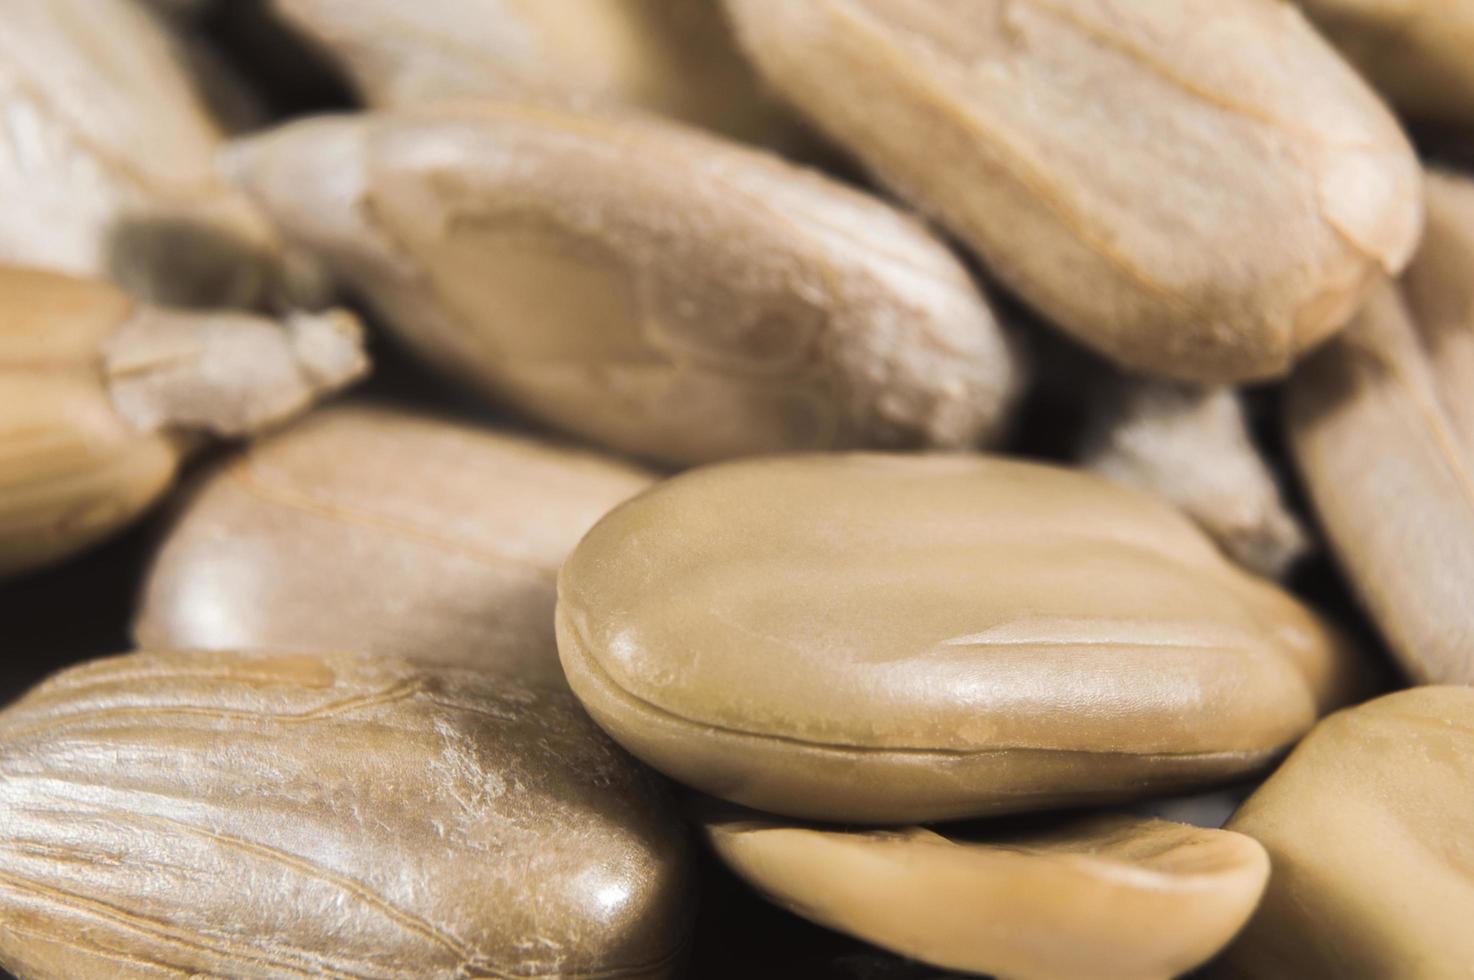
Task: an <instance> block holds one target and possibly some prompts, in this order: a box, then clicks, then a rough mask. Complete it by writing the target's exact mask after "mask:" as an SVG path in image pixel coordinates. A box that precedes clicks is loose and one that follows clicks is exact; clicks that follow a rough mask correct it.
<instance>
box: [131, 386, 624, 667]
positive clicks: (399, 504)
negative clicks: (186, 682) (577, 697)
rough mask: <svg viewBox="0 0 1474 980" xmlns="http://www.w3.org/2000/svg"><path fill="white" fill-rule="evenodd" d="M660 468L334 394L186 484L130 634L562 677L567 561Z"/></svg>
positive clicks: (162, 644) (197, 645)
mask: <svg viewBox="0 0 1474 980" xmlns="http://www.w3.org/2000/svg"><path fill="white" fill-rule="evenodd" d="M650 482H651V478H650V476H649V475H648V474H646V473H644V472H642V471H640V470H637V469H635V468H633V467H630V466H625V465H622V464H619V463H616V462H614V461H612V460H605V459H602V458H600V457H598V456H595V455H593V454H590V453H584V452H577V451H574V450H571V449H561V448H556V447H553V446H547V445H542V444H539V443H536V442H533V441H531V440H529V439H524V438H518V437H513V436H507V435H501V434H498V433H495V432H489V431H486V430H485V429H481V428H478V427H475V426H470V425H463V424H456V423H452V422H448V421H441V420H438V419H434V418H430V417H427V416H419V415H412V414H408V413H406V412H402V411H395V410H393V409H389V408H383V407H374V406H352V407H342V408H328V409H324V410H322V411H319V412H314V413H313V414H312V415H310V416H308V417H307V418H306V419H304V420H302V421H301V422H299V423H298V424H296V425H294V426H292V427H291V428H290V429H288V430H286V431H285V432H282V433H280V434H279V435H276V436H274V437H272V438H270V439H267V440H264V441H262V442H259V443H257V444H255V445H253V446H251V447H250V448H248V449H247V450H245V451H243V452H242V453H241V455H240V456H239V457H238V458H236V459H234V460H230V461H228V462H226V463H225V464H223V465H222V466H221V467H220V468H219V469H218V470H217V471H216V472H215V473H214V474H212V475H211V476H210V477H209V478H207V479H206V480H205V481H204V483H203V485H202V486H201V487H199V489H198V490H197V491H196V492H195V493H194V494H193V495H192V496H191V498H190V499H189V500H188V502H187V504H186V505H185V506H184V508H183V509H182V511H181V513H180V514H179V516H178V517H177V519H176V521H175V523H174V525H173V526H172V527H171V528H170V530H169V531H168V536H167V537H166V539H165V542H164V546H163V549H162V550H161V551H160V553H159V555H158V557H157V558H156V559H155V561H154V563H153V568H152V569H151V571H150V573H149V576H148V580H147V584H146V586H145V589H144V598H143V605H142V610H141V612H140V614H139V620H138V623H137V625H136V627H135V630H134V635H135V637H136V639H137V641H138V644H139V646H142V647H145V648H153V649H165V648H167V649H179V650H195V649H212V650H228V649H244V648H252V649H275V650H308V651H310V650H320V651H333V650H359V651H362V652H364V653H385V654H392V655H396V656H401V657H405V658H407V659H410V660H416V661H422V662H427V663H440V664H449V665H454V666H462V667H474V668H478V669H496V670H506V671H510V672H512V673H515V674H517V675H519V676H521V677H522V678H524V679H527V680H536V681H539V682H541V681H552V682H555V683H557V684H560V685H561V684H562V683H563V669H562V668H561V667H560V666H559V665H558V652H557V647H556V646H555V645H554V641H553V599H554V588H553V583H554V578H555V576H556V575H557V571H558V566H559V565H560V564H562V562H563V559H564V558H565V557H567V555H568V552H570V551H572V550H573V546H574V545H575V544H577V543H578V539H579V538H581V537H582V536H583V534H584V532H586V531H587V530H588V529H589V528H590V527H591V526H592V525H593V524H594V522H595V521H597V520H598V519H599V518H600V517H602V516H603V515H604V514H605V513H606V512H607V511H608V510H609V509H610V508H611V507H613V506H614V505H615V504H618V503H619V502H621V501H622V500H624V499H626V498H628V497H630V496H633V495H634V494H636V493H638V492H639V491H641V490H643V489H645V487H646V486H648V485H649V483H650Z"/></svg>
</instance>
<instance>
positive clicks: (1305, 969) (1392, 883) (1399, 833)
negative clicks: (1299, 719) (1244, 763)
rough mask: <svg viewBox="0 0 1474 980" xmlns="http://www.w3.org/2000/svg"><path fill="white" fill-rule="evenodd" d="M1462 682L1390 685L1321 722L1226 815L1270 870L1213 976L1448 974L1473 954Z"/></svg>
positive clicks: (1467, 727)
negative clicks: (1389, 690) (1258, 901)
mask: <svg viewBox="0 0 1474 980" xmlns="http://www.w3.org/2000/svg"><path fill="white" fill-rule="evenodd" d="M1471 719H1474V690H1470V689H1469V688H1466V687H1422V688H1416V689H1414V690H1410V691H1401V692H1399V693H1397V694H1391V695H1388V696H1387V697H1384V698H1379V699H1378V700H1376V701H1373V702H1371V703H1369V704H1365V705H1362V706H1360V707H1357V708H1351V709H1349V710H1347V711H1343V712H1341V713H1339V714H1336V715H1332V716H1331V717H1330V718H1327V719H1326V720H1325V721H1323V722H1321V723H1320V724H1319V725H1318V726H1316V729H1315V730H1314V731H1313V732H1311V733H1310V734H1309V735H1308V736H1307V737H1306V739H1305V741H1303V742H1301V743H1300V745H1299V746H1298V747H1297V748H1296V749H1295V751H1294V753H1293V754H1291V756H1290V758H1289V760H1288V761H1286V762H1285V764H1284V765H1283V766H1281V767H1280V768H1279V770H1278V771H1277V772H1276V773H1275V774H1274V775H1273V776H1271V777H1270V778H1269V780H1268V781H1267V782H1266V783H1265V784H1264V785H1263V786H1261V787H1260V788H1259V789H1258V790H1257V791H1255V793H1254V795H1253V796H1251V797H1249V799H1248V801H1247V802H1246V803H1244V805H1243V807H1242V808H1241V809H1240V810H1239V812H1238V813H1237V814H1235V815H1234V818H1233V819H1232V820H1231V821H1229V824H1228V826H1229V827H1230V828H1232V829H1233V830H1236V831H1238V832H1239V833H1242V834H1248V835H1249V836H1250V837H1254V838H1256V839H1257V840H1258V841H1259V842H1260V843H1262V844H1263V845H1264V847H1265V848H1266V849H1267V850H1268V851H1269V858H1270V862H1271V863H1272V865H1273V867H1274V871H1273V873H1272V874H1271V875H1270V879H1269V889H1268V891H1266V892H1265V894H1264V902H1263V904H1262V905H1260V907H1259V911H1258V912H1257V913H1255V915H1254V918H1253V919H1252V920H1251V921H1250V923H1249V926H1248V928H1246V929H1245V930H1244V934H1243V936H1242V937H1241V938H1240V939H1239V940H1238V942H1236V943H1234V945H1233V946H1231V947H1230V948H1229V953H1228V954H1227V956H1226V957H1225V958H1224V961H1223V967H1224V968H1223V969H1222V970H1221V971H1220V972H1219V973H1217V974H1215V975H1216V976H1229V977H1242V978H1244V980H1250V978H1253V980H1258V978H1261V977H1295V978H1297V980H1300V978H1303V980H1384V978H1387V977H1461V976H1464V975H1465V974H1467V973H1468V972H1469V964H1471V963H1474V932H1471V931H1470V929H1469V923H1470V922H1474V883H1471V881H1470V871H1469V859H1468V855H1469V854H1470V852H1471V849H1474V830H1471V828H1470V822H1469V814H1470V813H1474V780H1470V778H1469V774H1470V772H1471V771H1474V725H1471V724H1470V720H1471Z"/></svg>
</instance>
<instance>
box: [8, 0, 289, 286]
mask: <svg viewBox="0 0 1474 980" xmlns="http://www.w3.org/2000/svg"><path fill="white" fill-rule="evenodd" d="M0 120H3V122H0V262H10V263H18V264H23V265H33V266H44V267H46V268H53V269H58V270H60V271H63V272H70V273H74V274H77V275H86V276H98V277H102V278H111V279H113V280H115V281H117V282H119V283H121V284H122V285H123V286H125V287H126V288H127V289H128V290H129V291H130V292H132V293H134V294H135V295H137V296H139V297H141V298H144V299H148V300H151V301H154V302H159V303H165V304H171V305H182V306H247V305H252V304H255V303H258V302H260V301H262V300H263V299H268V298H269V299H280V300H286V299H292V298H295V295H294V291H297V290H300V289H304V288H306V287H307V285H308V283H307V282H306V281H305V280H304V281H303V282H293V281H290V280H291V277H292V275H294V274H295V270H293V272H292V273H289V272H288V270H287V268H286V266H285V265H284V264H283V261H284V260H283V257H282V255H281V253H280V244H279V242H277V240H276V237H275V233H274V232H273V231H272V229H271V228H270V226H269V225H268V224H267V222H266V221H265V220H264V218H263V217H262V216H261V214H260V213H259V212H258V211H257V210H256V209H255V208H254V207H252V205H251V203H250V202H249V201H248V200H246V199H245V198H244V197H242V196H241V195H240V194H239V193H237V192H236V191H234V189H232V188H230V187H229V186H228V185H226V184H224V183H222V182H221V181H220V180H219V179H218V178H217V177H216V175H215V154H216V150H217V147H218V144H219V141H220V138H221V134H220V131H219V128H218V126H217V125H216V123H215V122H214V121H213V120H212V119H210V117H209V115H208V114H207V112H206V110H205V107H204V105H203V103H202V102H201V101H200V99H199V98H198V96H197V95H196V93H195V92H194V91H193V90H192V88H191V81H190V71H189V69H188V68H187V66H186V64H185V57H184V54H183V53H182V51H181V50H180V49H179V48H178V47H177V46H176V45H175V44H174V42H173V41H172V40H171V39H170V38H169V36H168V34H167V32H166V31H165V29H164V28H163V26H162V25H161V24H159V23H156V21H155V18H154V17H153V16H152V15H151V14H149V13H148V12H147V11H145V10H142V9H140V8H139V6H138V4H137V3H136V2H134V0H7V2H6V3H5V5H4V11H3V14H0ZM303 298H304V299H305V298H311V297H307V296H305V295H304V296H303Z"/></svg>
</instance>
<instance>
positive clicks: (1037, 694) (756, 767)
mask: <svg viewBox="0 0 1474 980" xmlns="http://www.w3.org/2000/svg"><path fill="white" fill-rule="evenodd" d="M557 629H558V649H559V653H560V655H561V657H562V661H563V667H564V670H565V671H566V673H567V675H568V680H569V683H570V685H571V686H572V688H573V691H574V693H575V694H577V695H578V697H579V699H580V700H582V701H583V703H584V706H585V707H586V708H588V710H589V712H590V714H592V715H593V717H594V720H595V721H597V722H598V723H599V724H600V725H601V726H603V727H604V728H605V730H606V731H608V732H609V733H610V734H612V735H613V736H614V737H615V738H616V739H618V740H619V741H620V742H621V743H622V744H623V745H624V746H625V747H626V748H628V749H629V750H630V751H631V752H633V753H634V754H635V755H636V756H638V757H640V758H641V759H644V760H645V761H646V762H648V763H650V764H651V765H653V766H655V767H656V768H657V769H660V770H661V771H663V772H665V773H667V774H668V775H670V776H672V777H673V778H675V779H677V780H680V781H681V782H684V783H686V784H688V785H691V786H694V787H696V788H698V789H701V790H703V791H705V792H708V793H710V794H712V795H714V796H718V797H722V798H724V799H729V800H732V801H733V802H737V803H741V804H744V805H747V806H752V807H755V808H757V809H762V810H766V811H768V812H771V813H781V814H787V815H792V816H799V817H805V818H813V819H822V820H837V821H849V822H866V823H903V822H913V821H914V822H929V821H934V820H943V819H950V818H958V817H966V816H974V815H981V814H987V813H1000V812H1009V811H1023V810H1038V809H1047V808H1051V807H1056V806H1066V805H1075V804H1081V803H1087V802H1093V801H1101V800H1112V799H1127V798H1134V797H1142V796H1147V795H1152V794H1161V793H1167V792H1171V791H1173V790H1177V789H1182V788H1186V787H1191V786H1205V785H1213V784H1215V783H1221V782H1226V781H1229V780H1232V779H1234V778H1236V777H1240V776H1243V775H1245V774H1248V773H1251V772H1254V771H1256V770H1258V769H1261V768H1262V767H1263V766H1264V765H1265V764H1266V763H1268V762H1269V761H1270V760H1272V759H1273V758H1274V757H1275V756H1276V755H1277V754H1278V753H1279V752H1281V751H1282V750H1283V749H1284V748H1286V747H1287V746H1288V745H1290V744H1291V743H1293V742H1294V741H1295V740H1296V739H1298V738H1299V737H1300V736H1301V735H1302V734H1304V732H1306V731H1307V730H1309V728H1310V726H1311V725H1312V724H1313V723H1314V721H1315V719H1316V717H1317V716H1318V715H1319V714H1320V713H1322V712H1324V711H1326V710H1328V709H1330V708H1332V707H1334V706H1336V705H1338V704H1341V703H1344V699H1345V698H1347V697H1349V696H1350V695H1351V694H1352V693H1353V688H1352V685H1353V682H1354V677H1353V675H1354V671H1355V664H1354V663H1353V661H1352V660H1351V658H1350V656H1349V651H1348V650H1347V649H1346V648H1345V647H1344V646H1343V645H1342V644H1341V641H1340V640H1339V639H1338V637H1337V636H1335V635H1334V634H1333V633H1332V631H1331V630H1330V629H1329V628H1328V627H1327V626H1326V625H1325V624H1324V623H1322V622H1321V621H1320V620H1318V619H1317V618H1316V617H1315V616H1314V615H1313V614H1312V613H1310V612H1309V611H1308V610H1306V609H1305V608H1304V607H1302V606H1301V605H1300V604H1299V603H1297V602H1296V601H1295V600H1294V599H1292V598H1291V597H1290V596H1289V595H1287V594H1286V593H1284V592H1282V591H1280V590H1279V589H1278V588H1276V587H1274V586H1273V585H1271V584H1270V583H1268V582H1265V581H1263V580H1261V579H1257V578H1255V577H1253V576H1251V575H1248V574H1246V573H1245V572H1243V571H1242V570H1240V569H1239V568H1238V567H1237V566H1235V565H1233V564H1231V563H1230V562H1229V561H1228V560H1227V559H1225V558H1224V557H1223V556H1222V555H1221V554H1220V553H1219V551H1218V550H1217V548H1215V547H1214V546H1213V543H1212V542H1211V541H1209V540H1208V539H1207V538H1206V537H1205V536H1204V535H1203V534H1202V533H1201V532H1200V531H1198V530H1197V528H1195V527H1194V526H1193V525H1192V524H1191V523H1189V522H1188V521H1187V519H1186V518H1184V517H1182V516H1181V515H1180V514H1178V513H1177V512H1176V511H1174V510H1173V509H1172V508H1170V507H1168V506H1167V505H1165V504H1162V503H1160V502H1158V501H1156V500H1153V499H1152V498H1150V497H1147V496H1145V495H1144V494H1139V493H1136V492H1133V491H1130V490H1126V489H1122V488H1119V487H1116V486H1114V485H1112V484H1110V483H1108V482H1106V481H1104V480H1102V479H1100V478H1098V477H1094V476H1090V475H1087V474H1081V473H1076V472H1073V471H1070V470H1064V469H1059V468H1055V467H1049V466H1042V465H1037V464H1029V463H1022V462H1014V461H1008V460H1003V459H994V458H987V457H963V456H939V455H934V456H883V455H837V454H831V455H826V456H800V457H775V458H772V459H764V460H752V461H747V462H737V463H727V464H723V465H719V466H711V467H706V468H703V469H700V470H695V471H692V472H690V473H687V474H684V475H681V476H678V477H675V478H674V479H672V480H668V481H666V482H665V483H662V484H660V485H659V486H657V487H655V488H654V489H653V490H651V491H649V492H648V493H645V494H643V495H641V496H640V497H637V498H635V499H634V500H632V501H630V502H629V503H626V504H624V505H623V506H621V507H618V508H616V509H615V510H614V511H613V512H612V513H610V515H609V516H607V517H605V518H604V519H603V520H602V521H600V522H599V523H598V524H597V525H595V527H594V529H593V530H592V531H590V532H589V534H588V535H587V536H586V537H585V538H584V539H583V541H582V542H581V543H580V544H579V546H578V547H577V548H576V549H575V550H574V552H573V554H572V555H571V556H570V557H569V559H568V561H567V562H565V563H564V565H563V569H562V571H561V572H560V573H559V580H558V611H557Z"/></svg>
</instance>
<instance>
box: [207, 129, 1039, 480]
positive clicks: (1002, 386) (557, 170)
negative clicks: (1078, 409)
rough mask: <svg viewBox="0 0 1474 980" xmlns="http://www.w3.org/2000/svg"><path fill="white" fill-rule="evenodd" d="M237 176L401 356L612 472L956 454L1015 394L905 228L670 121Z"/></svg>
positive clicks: (934, 263) (314, 139)
mask: <svg viewBox="0 0 1474 980" xmlns="http://www.w3.org/2000/svg"><path fill="white" fill-rule="evenodd" d="M231 166H232V169H233V170H234V171H235V172H236V173H237V174H238V175H239V177H240V179H241V181H242V183H243V185H244V186H245V187H246V188H247V189H248V190H249V191H250V192H251V193H252V194H253V196H254V197H255V198H256V199H257V200H259V201H260V202H261V203H262V204H263V205H264V206H265V207H266V208H267V210H269V211H270V212H271V213H272V214H273V216H274V217H276V218H277V219H278V220H279V221H280V222H282V224H283V227H284V228H285V229H286V230H287V232H288V233H289V234H290V235H291V236H292V237H293V238H294V239H296V240H297V241H299V242H301V243H302V244H304V245H307V246H310V247H311V248H313V249H314V250H316V251H318V252H319V253H321V254H322V255H324V256H326V257H327V259H328V260H329V261H330V262H331V263H332V265H333V266H334V268H335V269H336V271H337V272H338V273H339V274H340V275H341V276H342V278H343V279H344V281H345V282H347V283H348V284H350V285H352V286H353V287H354V288H355V289H357V290H359V291H360V292H362V293H363V294H365V295H366V296H367V297H368V298H369V299H370V300H371V301H372V303H373V304H374V305H375V306H376V308H377V309H378V310H379V312H380V313H381V314H382V315H383V318H384V321H385V323H386V324H387V325H388V326H389V327H390V328H391V329H393V330H394V331H395V332H397V333H398V334H399V335H400V336H401V337H403V338H404V339H405V340H406V341H407V342H408V343H409V344H410V345H411V346H413V347H414V348H415V349H416V350H418V351H419V352H421V353H422V354H424V355H425V356H426V357H428V358H429V359H430V360H432V361H433V362H434V363H436V364H437V365H439V366H441V367H442V368H443V369H445V370H446V371H448V372H453V373H455V374H456V375H458V376H460V377H463V378H466V379H468V380H470V381H472V382H474V383H476V384H478V385H479V386H480V387H482V388H483V389H484V390H486V391H487V392H488V393H490V394H491V395H493V396H494V397H496V398H499V399H502V400H504V401H506V402H509V403H510V404H512V405H513V406H515V407H517V408H519V409H521V410H522V411H524V412H526V413H528V414H530V415H532V416H535V417H536V418H539V419H541V420H542V421H544V422H546V423H548V424H551V425H553V426H556V427H558V428H560V429H563V430H566V431H568V432H572V433H575V434H577V435H580V436H583V437H585V438H588V439H590V440H593V441H595V442H598V443H601V444H603V445H605V446H609V447H611V448H613V449H616V450H619V451H622V452H625V453H629V454H633V455H637V456H643V457H650V458H654V459H658V460H661V461H665V462H669V463H678V464H679V463H693V462H701V461H707V460H713V459H722V458H726V457H731V456H739V455H751V454H754V453H761V452H779V451H789V450H796V449H821V448H824V449H827V448H843V447H855V446H882V447H890V446H904V447H910V446H943V447H949V448H960V447H967V446H971V445H973V444H975V443H976V442H978V441H979V440H983V439H987V438H989V437H992V436H996V435H997V433H998V432H999V431H1000V430H1001V428H1002V426H1003V424H1004V422H1005V418H1006V415H1007V411H1008V409H1009V407H1010V406H1011V404H1012V401H1013V396H1014V394H1015V392H1016V390H1017V388H1018V386H1019V383H1020V375H1021V373H1022V369H1021V367H1020V365H1019V363H1018V358H1017V356H1016V355H1015V353H1014V352H1013V350H1012V349H1011V346H1010V344H1009V343H1008V341H1007V339H1006V338H1005V336H1004V334H1003V333H1002V332H1001V330H1000V328H999V326H998V324H997V322H996V321H995V320H994V318H993V315H992V313H991V312H990V311H989V308H988V306H987V304H986V303H985V301H984V300H983V298H982V296H981V295H980V294H979V292H978V291H977V289H976V287H975V286H974V284H973V283H972V281H971V279H970V277H969V275H968V273H967V272H966V270H965V269H964V268H963V266H962V265H961V264H960V262H958V260H957V259H956V258H955V257H954V256H953V255H952V254H951V253H950V252H949V251H948V250H947V249H946V248H945V247H944V246H943V245H942V244H941V243H939V242H938V241H937V240H936V239H935V238H934V237H932V236H931V234H930V233H929V232H928V231H927V230H926V229H925V228H924V227H923V226H922V225H921V224H920V223H918V222H916V221H915V220H913V219H911V218H909V217H907V216H906V215H904V214H902V213H901V212H899V211H897V210H895V209H893V208H891V207H890V206H888V205H886V204H884V203H883V202H881V201H879V200H877V199H875V198H872V197H869V196H867V195H865V194H861V193H859V192H857V191H854V190H851V189H849V188H846V187H844V186H842V185H840V184H838V183H836V182H834V181H831V180H828V179H827V178H824V177H822V176H820V175H819V174H817V173H815V172H812V171H807V170H803V169H801V168H797V167H794V166H792V165H789V164H786V163H784V162H782V161H780V160H777V159H775V158H773V157H771V156H770V155H767V154H763V153H759V152H757V151H754V150H750V149H747V148H744V147H740V146H737V145H735V144H730V143H726V142H724V141H721V140H718V139H716V138H714V137H709V136H706V135H704V134H700V133H697V132H695V131H693V130H688V129H685V128H683V127H679V126H676V125H674V124H668V123H663V122H660V121H658V120H648V119H639V118H635V117H627V116H603V115H588V114H577V113H570V112H561V111H554V110H548V109H541V108H534V107H526V106H513V105H493V104H477V105H464V106H456V107H440V108H434V109H417V110H414V111H402V112H393V113H372V114H367V115H360V116H354V117H342V118H328V119H318V120H311V121H306V122H302V123H298V124H294V125H291V126H288V127H286V128H284V129H282V130H280V131H278V132H276V133H273V134H268V135H265V136H262V137H259V138H256V139H252V140H249V141H246V142H245V143H243V144H242V145H240V146H239V147H238V148H237V150H236V151H235V153H234V155H233V159H232V163H231Z"/></svg>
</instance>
